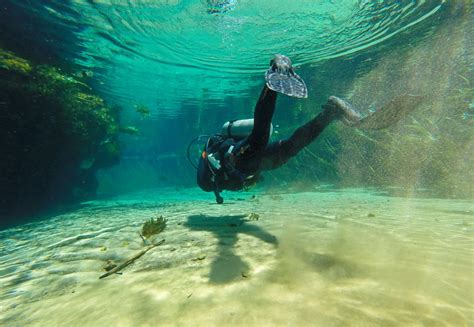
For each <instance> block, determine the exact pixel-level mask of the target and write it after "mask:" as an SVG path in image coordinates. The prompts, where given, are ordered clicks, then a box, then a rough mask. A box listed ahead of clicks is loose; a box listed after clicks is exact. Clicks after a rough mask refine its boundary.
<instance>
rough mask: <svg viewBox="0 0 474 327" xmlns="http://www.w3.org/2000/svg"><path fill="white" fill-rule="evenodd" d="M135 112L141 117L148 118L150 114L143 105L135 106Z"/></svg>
mask: <svg viewBox="0 0 474 327" xmlns="http://www.w3.org/2000/svg"><path fill="white" fill-rule="evenodd" d="M135 111H136V112H138V113H139V114H141V115H142V116H148V115H149V114H150V109H149V108H148V107H147V106H145V105H143V104H139V105H136V106H135Z"/></svg>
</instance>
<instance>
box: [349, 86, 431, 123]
mask: <svg viewBox="0 0 474 327" xmlns="http://www.w3.org/2000/svg"><path fill="white" fill-rule="evenodd" d="M423 99H424V97H423V96H419V95H411V94H403V95H400V96H397V97H395V98H393V99H392V100H390V101H389V102H388V103H387V104H386V105H385V106H383V107H382V108H381V109H379V110H377V111H375V112H374V113H372V114H370V115H368V116H367V117H364V118H363V119H361V120H360V122H359V123H358V124H357V125H356V127H357V128H361V129H383V128H387V127H389V126H392V125H393V124H395V123H397V122H398V121H400V120H401V119H402V118H404V117H406V116H407V115H408V114H409V113H410V112H412V111H413V110H415V108H416V107H418V105H420V103H421V101H422V100H423Z"/></svg>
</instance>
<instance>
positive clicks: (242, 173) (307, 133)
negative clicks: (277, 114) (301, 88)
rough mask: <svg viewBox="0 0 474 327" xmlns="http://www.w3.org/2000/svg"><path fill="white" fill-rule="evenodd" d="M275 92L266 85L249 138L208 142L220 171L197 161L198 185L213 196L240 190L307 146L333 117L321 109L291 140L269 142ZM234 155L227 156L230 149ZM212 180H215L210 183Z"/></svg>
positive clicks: (328, 111) (256, 107)
mask: <svg viewBox="0 0 474 327" xmlns="http://www.w3.org/2000/svg"><path fill="white" fill-rule="evenodd" d="M276 99H277V92H275V91H272V90H270V89H269V88H268V87H267V86H265V87H264V88H263V90H262V93H261V94H260V97H259V99H258V102H257V104H256V106H255V110H254V126H253V129H252V132H251V133H250V135H249V136H247V137H246V138H244V139H243V140H240V141H236V140H234V139H232V138H227V139H225V140H222V139H220V140H219V139H218V140H216V141H215V142H211V143H213V144H211V145H210V146H209V148H208V153H218V154H219V155H218V156H219V158H220V163H221V166H222V169H219V170H215V169H214V170H213V169H212V168H211V167H209V163H208V162H207V159H204V158H203V157H201V158H200V160H199V165H198V174H197V182H198V185H199V186H200V187H201V188H202V189H203V190H204V191H207V192H210V191H214V192H215V193H216V197H217V196H218V193H219V192H220V191H222V190H232V191H236V190H240V189H242V188H244V187H245V185H246V183H248V182H253V181H256V180H257V179H258V175H259V173H260V172H261V171H264V170H271V169H275V168H278V167H280V166H282V165H283V164H285V163H286V162H287V161H288V160H289V159H290V158H291V157H293V156H295V155H296V154H297V153H298V152H299V151H301V150H302V149H303V148H304V147H305V146H307V145H308V144H310V143H311V142H312V141H313V140H314V139H315V138H316V137H318V135H319V134H320V133H321V132H322V131H323V130H324V128H325V127H326V126H327V125H328V124H329V123H330V122H331V121H332V120H333V119H334V118H335V114H334V113H333V112H334V111H331V110H323V111H322V112H321V113H319V114H318V115H317V116H316V117H315V118H313V119H312V120H311V121H309V122H308V123H306V124H305V125H303V126H301V127H299V128H298V129H297V130H296V131H295V132H294V133H293V135H291V137H290V138H288V139H286V140H279V141H276V142H272V143H270V144H269V143H268V141H269V135H270V126H271V121H272V117H273V113H274V111H275V103H276ZM232 145H233V146H234V149H235V150H234V151H233V152H234V154H233V155H232V156H229V155H227V156H226V154H227V153H228V150H229V147H230V146H232ZM213 180H214V181H213Z"/></svg>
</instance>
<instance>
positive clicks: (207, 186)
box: [197, 119, 273, 204]
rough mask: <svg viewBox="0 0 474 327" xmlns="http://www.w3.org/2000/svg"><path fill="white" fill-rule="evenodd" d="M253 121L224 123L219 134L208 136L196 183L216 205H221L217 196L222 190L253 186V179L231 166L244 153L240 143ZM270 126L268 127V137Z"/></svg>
mask: <svg viewBox="0 0 474 327" xmlns="http://www.w3.org/2000/svg"><path fill="white" fill-rule="evenodd" d="M253 123H254V120H253V119H242V120H235V121H228V122H226V123H225V124H224V125H223V126H222V134H214V135H211V136H210V137H209V138H208V139H207V142H206V145H205V147H204V150H203V151H202V153H201V157H200V159H199V165H198V167H197V168H198V175H197V182H198V185H199V186H200V187H201V188H202V189H203V190H204V191H208V192H209V191H213V192H214V194H215V196H216V202H217V203H219V204H220V203H223V202H224V199H223V198H222V197H221V196H220V192H221V191H222V190H223V189H227V190H241V189H243V188H246V185H249V184H253V183H255V181H256V176H254V175H248V174H244V173H242V172H240V171H239V170H238V169H237V168H236V167H235V162H236V160H237V159H238V157H239V156H241V155H242V154H243V153H244V151H245V149H242V148H241V145H242V143H243V140H244V139H245V137H247V136H248V135H249V134H250V133H251V132H252V129H253ZM272 132H273V126H271V127H270V135H271V134H272Z"/></svg>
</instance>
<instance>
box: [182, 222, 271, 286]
mask: <svg viewBox="0 0 474 327" xmlns="http://www.w3.org/2000/svg"><path fill="white" fill-rule="evenodd" d="M249 222H250V221H249V220H248V219H246V216H244V215H234V216H206V215H193V216H189V217H188V221H187V222H186V223H185V224H184V226H185V227H188V228H189V229H190V230H194V231H206V232H212V233H213V234H214V236H215V237H216V238H217V239H218V250H217V251H218V255H217V258H216V259H215V260H214V261H213V262H212V264H211V272H210V274H209V281H210V282H211V283H214V284H224V283H229V282H232V281H235V280H237V279H241V278H243V277H245V276H246V273H247V272H248V270H249V266H248V265H247V264H246V263H245V262H244V261H243V260H242V259H241V258H240V257H239V256H238V255H236V254H235V252H234V248H235V244H236V243H237V236H238V234H240V233H242V234H247V235H251V236H253V237H256V238H258V239H260V240H262V241H264V242H266V243H270V244H274V245H277V244H278V241H277V239H276V237H275V236H274V235H272V234H270V233H268V232H267V231H265V230H263V229H262V228H260V227H258V226H256V225H254V224H251V223H249Z"/></svg>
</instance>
